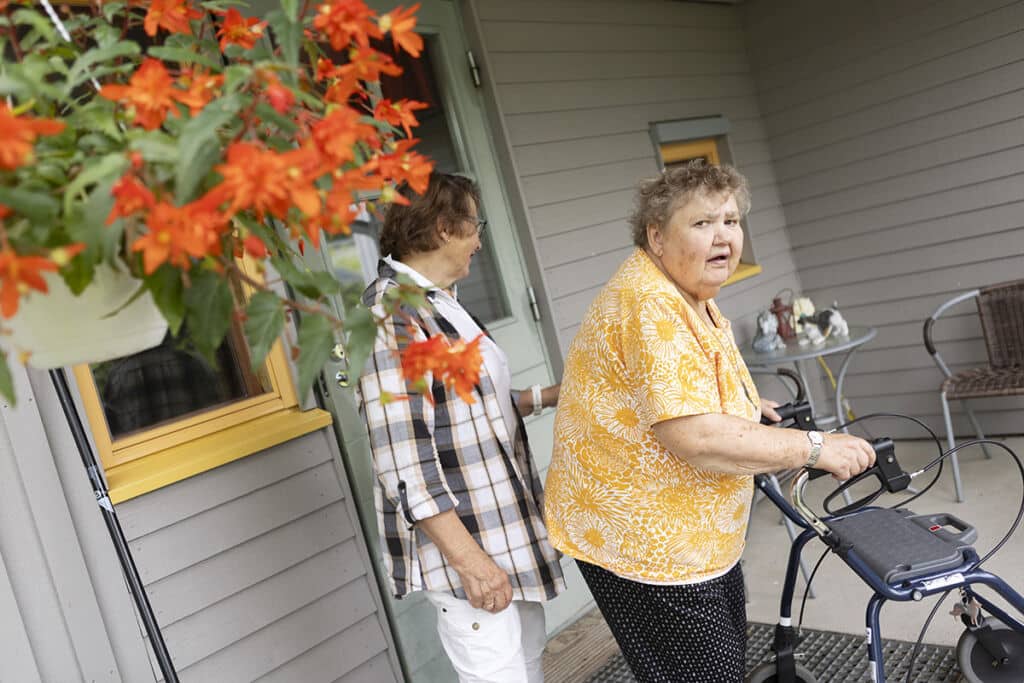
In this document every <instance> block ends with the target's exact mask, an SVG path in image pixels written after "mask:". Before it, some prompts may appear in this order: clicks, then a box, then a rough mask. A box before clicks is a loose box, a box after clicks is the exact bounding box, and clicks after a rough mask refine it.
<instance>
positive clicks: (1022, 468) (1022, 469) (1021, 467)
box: [923, 439, 1024, 571]
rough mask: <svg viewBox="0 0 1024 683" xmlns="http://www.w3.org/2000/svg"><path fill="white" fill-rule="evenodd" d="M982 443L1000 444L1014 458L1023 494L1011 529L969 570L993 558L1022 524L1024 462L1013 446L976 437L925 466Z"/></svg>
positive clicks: (1023, 515)
mask: <svg viewBox="0 0 1024 683" xmlns="http://www.w3.org/2000/svg"><path fill="white" fill-rule="evenodd" d="M982 444H991V445H993V446H998V447H999V448H1002V449H1003V450H1004V451H1006V453H1007V455H1009V456H1010V457H1011V458H1013V462H1014V463H1015V464H1016V465H1017V471H1018V472H1019V473H1020V481H1021V496H1020V505H1019V506H1018V507H1017V516H1016V517H1014V519H1013V524H1011V525H1010V529H1009V531H1007V532H1006V534H1005V535H1004V536H1003V538H1002V539H1001V540H1000V541H999V542H998V543H996V544H995V546H994V547H993V548H992V550H989V551H988V553H986V554H985V556H984V557H982V558H981V559H980V560H978V561H977V562H975V563H974V566H972V567H971V568H970V570H969V571H974V570H975V569H977V568H978V567H980V566H981V565H982V563H984V562H987V561H988V560H989V559H991V558H992V556H993V555H995V554H996V553H997V552H999V551H1000V550H1001V549H1002V547H1003V546H1004V545H1006V542H1007V541H1009V540H1010V537H1011V536H1013V534H1014V533H1016V531H1017V527H1019V526H1020V521H1021V518H1024V463H1022V462H1021V460H1020V457H1019V456H1018V455H1017V454H1016V453H1014V452H1013V449H1012V448H1010V447H1009V446H1007V445H1006V444H1004V443H1002V442H1001V441H995V440H993V439H974V440H973V441H965V442H964V443H962V444H960V445H959V446H956V447H955V448H950V449H949V450H948V451H946V452H945V453H943V454H942V455H941V456H940V457H939V458H936V459H935V460H932V461H931V462H930V463H928V464H927V465H925V466H924V468H923V469H924V470H925V471H927V470H928V468H930V467H934V466H935V464H936V463H941V462H942V460H943V459H945V458H947V457H949V456H951V455H953V454H954V453H956V452H957V451H959V450H960V449H961V448H967V447H968V446H979V445H982Z"/></svg>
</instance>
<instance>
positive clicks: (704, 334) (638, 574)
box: [544, 249, 760, 583]
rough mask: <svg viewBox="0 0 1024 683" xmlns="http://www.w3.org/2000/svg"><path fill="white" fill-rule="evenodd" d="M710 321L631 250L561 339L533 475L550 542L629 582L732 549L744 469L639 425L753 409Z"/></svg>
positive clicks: (741, 514) (721, 562)
mask: <svg viewBox="0 0 1024 683" xmlns="http://www.w3.org/2000/svg"><path fill="white" fill-rule="evenodd" d="M708 311H709V312H710V314H711V317H712V319H713V320H714V322H715V326H716V327H715V329H710V328H709V327H708V326H707V324H705V323H704V322H703V321H702V320H701V319H700V318H699V317H698V316H697V313H696V312H695V311H694V310H693V309H692V308H690V306H689V305H688V304H687V303H686V301H685V300H684V299H683V297H682V295H681V294H680V293H679V291H678V290H677V289H676V288H675V285H673V284H672V282H671V281H669V279H668V278H667V277H666V276H665V275H663V274H662V272H661V271H660V270H658V268H657V266H656V265H655V264H654V263H653V262H652V261H651V260H650V259H649V258H648V257H647V255H646V254H645V253H644V251H643V250H642V249H637V250H636V251H635V252H634V253H633V254H632V255H631V256H630V257H629V258H628V259H627V260H626V261H625V263H623V264H622V266H621V267H620V268H619V270H618V272H617V273H616V274H615V275H614V276H613V277H612V279H611V280H610V281H609V282H608V284H607V285H605V287H604V289H603V290H601V293H600V294H599V295H598V296H597V298H596V299H595V300H594V302H593V303H592V304H591V305H590V308H589V310H588V311H587V314H586V316H585V317H584V320H583V325H582V327H581V328H580V331H579V333H578V334H577V335H576V338H575V339H574V340H573V342H572V346H571V347H570V348H569V355H568V357H567V359H566V366H565V374H564V376H563V379H562V390H561V395H560V397H559V402H558V415H557V416H556V418H555V444H554V452H553V455H552V461H551V467H550V469H549V470H548V475H547V485H546V487H545V506H544V511H545V517H546V521H547V525H548V532H549V534H550V536H551V540H552V542H553V543H554V545H555V547H557V548H558V549H559V550H561V551H562V552H564V553H566V554H567V555H570V556H572V557H575V558H577V559H580V560H583V561H584V562H589V563H591V564H596V565H598V566H601V567H604V568H605V569H607V570H609V571H611V572H614V573H615V574H618V575H619V576H623V577H626V578H628V579H632V580H635V581H642V582H647V583H692V582H698V581H705V580H709V579H712V578H715V577H716V576H720V575H722V574H724V573H725V572H727V571H729V569H731V568H732V567H733V565H735V564H736V562H737V561H738V560H739V558H740V554H741V553H742V552H743V544H744V540H743V537H744V534H745V531H746V527H747V516H748V512H749V510H750V500H751V496H752V493H753V485H752V480H751V477H749V476H745V475H732V474H721V473H717V472H711V471H708V470H705V469H701V468H699V467H695V466H693V465H691V464H689V463H688V462H687V461H686V457H685V454H683V456H682V457H677V456H675V455H673V454H672V453H670V452H669V451H668V450H667V449H666V448H664V447H663V446H662V445H661V443H660V442H659V441H658V440H657V438H655V436H654V432H653V430H652V429H651V427H652V425H654V424H656V423H658V422H662V421H665V420H671V419H673V418H676V417H682V416H686V415H700V414H706V413H728V414H730V415H737V416H740V417H745V418H748V419H750V420H757V419H759V417H760V407H759V405H760V404H759V397H758V395H757V389H756V387H755V386H754V382H753V381H752V379H751V377H750V373H749V372H748V371H747V368H746V365H745V364H744V363H743V359H742V358H741V357H740V354H739V351H738V349H737V348H736V343H735V341H734V339H733V336H732V330H731V328H730V325H729V321H728V320H726V319H725V318H724V317H722V314H721V313H720V312H719V310H718V307H717V306H716V305H715V304H714V302H713V301H709V302H708Z"/></svg>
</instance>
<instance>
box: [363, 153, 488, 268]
mask: <svg viewBox="0 0 1024 683" xmlns="http://www.w3.org/2000/svg"><path fill="white" fill-rule="evenodd" d="M401 194H402V196H404V197H405V198H406V199H408V200H409V204H408V205H407V206H406V205H401V204H392V205H391V206H390V207H389V208H388V212H387V214H386V215H385V216H384V225H383V227H381V230H380V238H379V242H380V253H381V254H382V255H385V256H387V255H391V256H392V257H393V258H396V259H399V260H401V259H403V258H405V257H406V256H409V255H410V254H420V253H423V252H427V251H433V250H434V249H437V248H438V247H439V246H440V245H441V237H440V234H439V232H438V227H439V226H440V227H442V228H444V229H446V230H447V231H448V232H451V233H453V234H455V235H459V236H465V235H466V234H468V232H469V231H470V230H473V229H474V228H472V227H470V228H466V227H464V226H465V225H466V220H465V219H466V218H467V217H468V216H469V215H470V213H469V212H470V209H471V206H472V205H471V204H470V202H471V201H472V202H473V203H474V204H476V206H477V210H479V207H480V188H479V187H477V184H476V183H474V182H473V181H472V180H470V179H469V178H466V177H464V176H459V175H452V174H449V173H431V174H430V181H429V183H428V185H427V189H426V191H425V192H424V193H423V194H416V193H415V192H413V191H411V190H410V189H408V188H407V187H406V188H403V189H402V190H401Z"/></svg>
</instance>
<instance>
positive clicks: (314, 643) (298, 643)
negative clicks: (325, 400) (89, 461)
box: [117, 430, 398, 683]
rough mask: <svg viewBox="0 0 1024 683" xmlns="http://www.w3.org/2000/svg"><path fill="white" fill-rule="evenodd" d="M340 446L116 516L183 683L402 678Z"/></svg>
mask: <svg viewBox="0 0 1024 683" xmlns="http://www.w3.org/2000/svg"><path fill="white" fill-rule="evenodd" d="M329 438H333V434H331V433H329V432H327V431H325V430H321V431H317V432H314V433H312V434H308V435H306V436H303V437H300V438H298V439H295V440H293V441H290V442H288V443H285V444H281V445H279V446H275V447H274V448H272V449H268V450H267V451H264V452H262V453H257V454H255V455H252V456H249V457H247V458H243V459H242V460H238V461H235V462H233V463H229V464H227V465H224V466H222V467H219V468H217V469H214V470H212V471H210V472H206V473H203V474H200V475H198V476H195V477H192V478H190V479H186V480H184V481H181V482H178V483H176V484H173V485H171V486H168V487H166V488H162V489H159V490H157V491H154V492H152V493H149V494H146V495H144V496H140V497H139V498H135V499H132V500H129V501H125V502H124V503H121V504H119V505H118V506H117V511H118V514H119V516H120V518H121V522H122V525H123V527H124V530H125V534H126V535H127V537H128V539H129V545H130V547H131V550H132V553H133V555H134V557H135V561H136V563H137V564H138V567H139V573H140V575H141V576H142V579H143V582H144V583H145V585H146V590H147V592H148V594H149V598H150V602H151V604H152V605H153V609H154V611H155V612H156V616H157V620H158V621H159V622H160V625H161V628H162V630H163V634H164V639H165V641H166V642H167V647H168V650H169V651H170V652H171V655H172V657H173V659H174V663H175V667H176V668H177V669H178V671H179V674H180V676H181V678H182V680H183V681H217V682H218V683H221V682H227V681H256V680H261V681H263V680H265V681H291V680H304V681H306V680H310V681H311V680H324V681H332V680H341V681H350V680H353V681H355V680H366V676H367V675H368V674H367V672H368V671H371V670H372V671H373V672H375V673H374V675H375V676H376V679H375V680H380V681H387V680H396V679H397V677H398V674H396V672H395V671H394V669H393V667H392V665H391V664H390V663H388V658H387V654H388V653H387V648H388V639H387V637H386V635H385V629H386V628H387V626H386V622H385V619H384V617H383V613H382V610H381V605H380V603H379V597H378V595H377V594H376V585H375V583H376V582H375V579H374V577H373V574H372V573H371V569H370V558H369V555H368V552H367V549H366V547H365V544H364V542H363V540H362V537H361V535H360V534H359V532H358V521H357V520H356V518H355V517H354V508H353V507H352V505H351V502H350V501H349V500H347V499H346V498H345V495H344V493H343V491H344V489H343V484H339V473H338V471H337V470H336V467H335V462H334V460H333V457H332V452H333V449H332V447H331V446H330V444H329V443H328V441H327V439H329ZM342 481H344V480H342ZM371 662H375V663H374V664H372V666H371ZM382 662H383V663H382ZM364 665H366V666H365V667H364Z"/></svg>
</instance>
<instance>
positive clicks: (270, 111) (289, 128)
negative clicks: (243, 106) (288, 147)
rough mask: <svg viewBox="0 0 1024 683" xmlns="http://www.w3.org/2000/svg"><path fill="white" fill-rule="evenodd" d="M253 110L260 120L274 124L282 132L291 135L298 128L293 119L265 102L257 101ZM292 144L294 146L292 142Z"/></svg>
mask: <svg viewBox="0 0 1024 683" xmlns="http://www.w3.org/2000/svg"><path fill="white" fill-rule="evenodd" d="M253 110H254V111H255V112H256V115H257V116H259V117H260V119H261V120H263V121H266V122H267V123H272V124H274V125H275V126H277V127H278V128H279V129H280V130H281V131H282V132H284V133H288V134H289V135H291V134H293V133H295V131H297V130H298V129H299V127H298V126H297V125H296V124H295V122H294V121H293V120H291V119H290V118H288V117H287V116H283V115H281V114H279V113H277V110H276V109H274V108H273V107H271V106H270V105H269V104H267V103H266V102H259V103H257V104H256V106H255V107H254V109H253ZM292 144H293V146H294V142H293V143H292Z"/></svg>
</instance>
